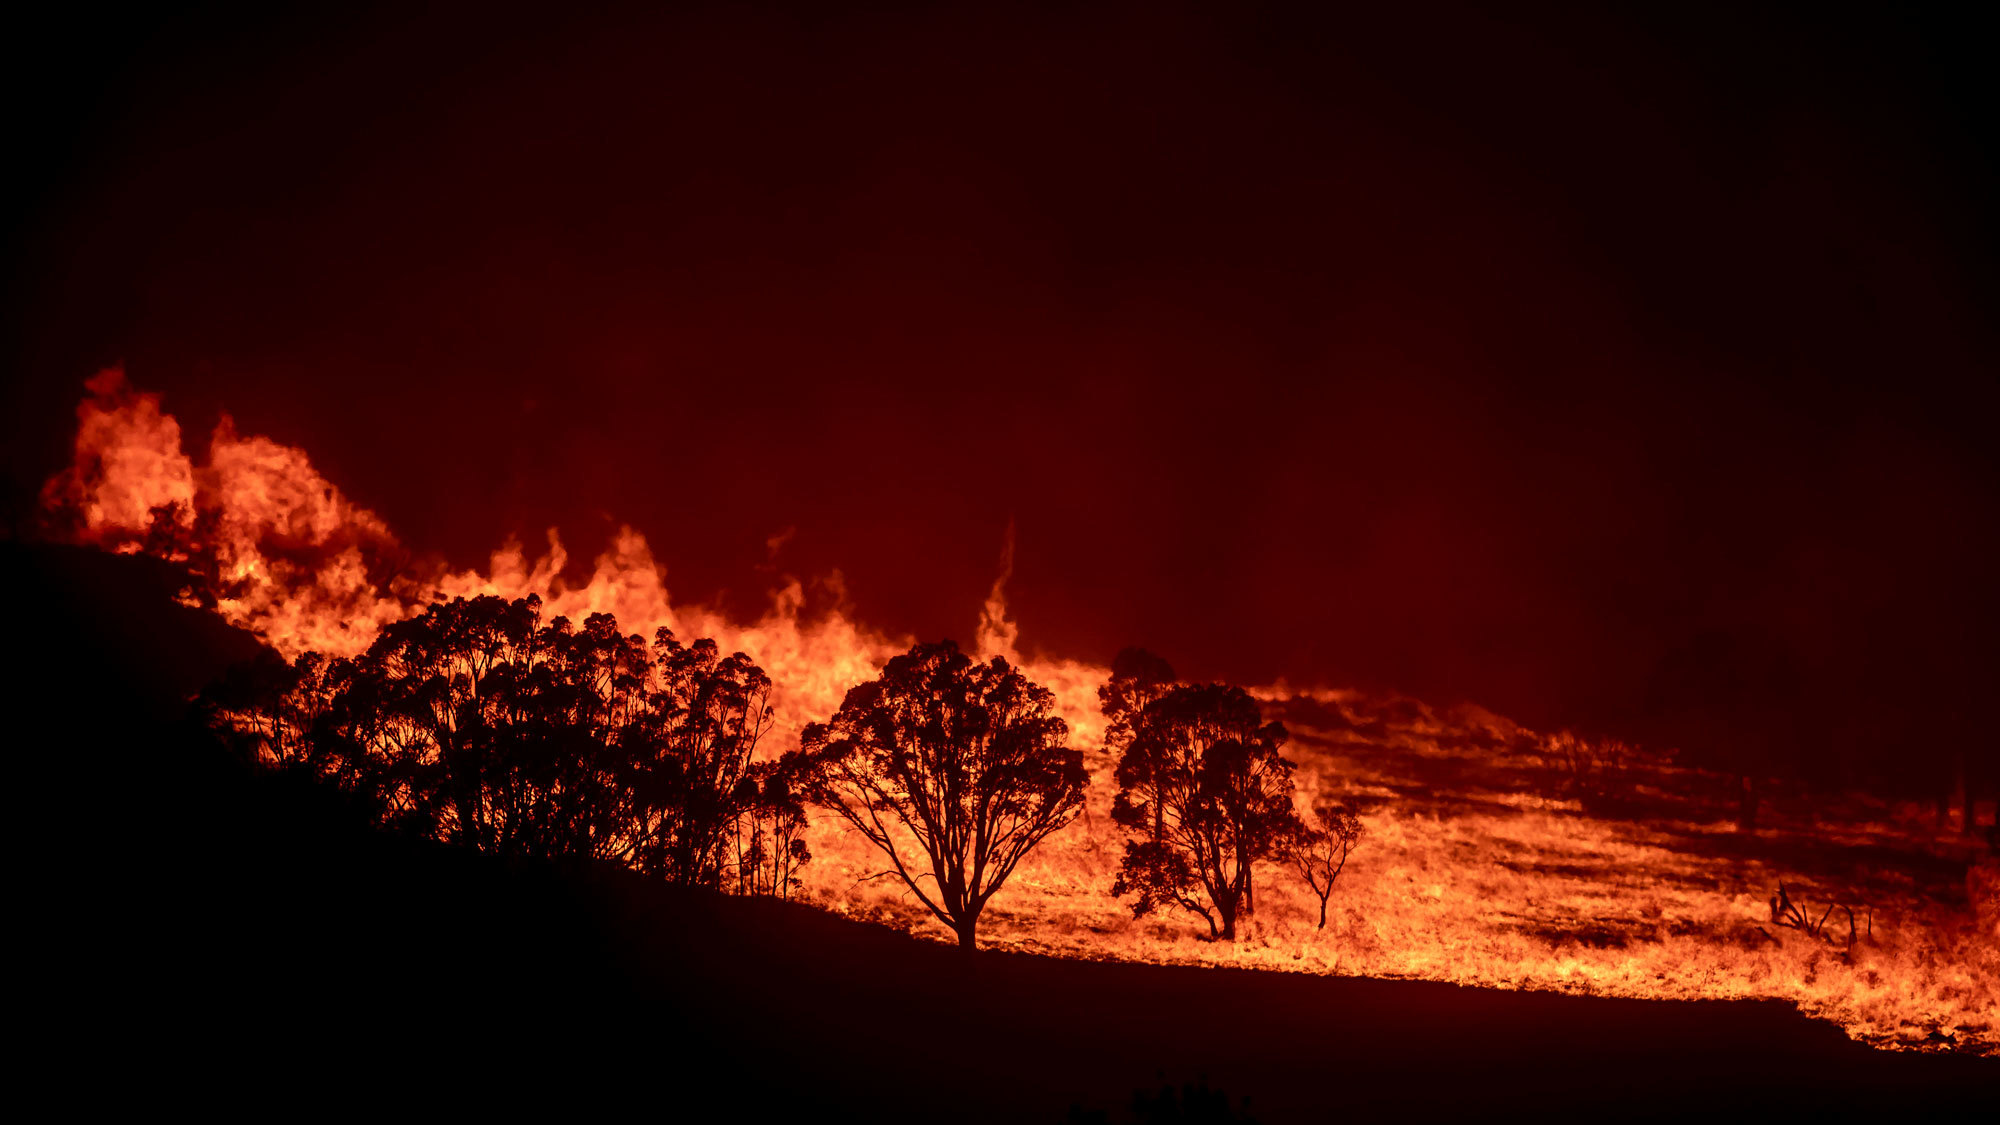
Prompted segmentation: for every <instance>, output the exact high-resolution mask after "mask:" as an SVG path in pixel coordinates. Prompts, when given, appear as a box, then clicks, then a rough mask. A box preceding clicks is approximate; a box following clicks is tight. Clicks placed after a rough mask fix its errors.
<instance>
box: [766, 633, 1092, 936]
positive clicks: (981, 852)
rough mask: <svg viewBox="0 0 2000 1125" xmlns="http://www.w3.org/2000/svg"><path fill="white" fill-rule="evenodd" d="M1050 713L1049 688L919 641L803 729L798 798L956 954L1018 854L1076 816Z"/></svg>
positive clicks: (1076, 756)
mask: <svg viewBox="0 0 2000 1125" xmlns="http://www.w3.org/2000/svg"><path fill="white" fill-rule="evenodd" d="M1054 710H1055V697H1054V696H1053V695H1052V694H1051V693H1050V692H1049V690H1048V689H1047V688H1044V687H1042V686H1041V685H1039V684H1036V683H1033V682H1031V681H1030V680H1029V679H1028V678H1027V677H1026V676H1023V675H1022V674H1021V673H1020V672H1018V671H1016V670H1015V669H1014V668H1012V667H1010V666H1009V665H1008V663H1007V661H1006V660H1004V659H1002V658H999V657H995V658H994V659H993V660H991V661H990V662H988V663H985V664H980V663H976V662H974V661H973V660H972V659H971V658H970V657H968V656H966V655H965V654H964V653H962V652H960V651H959V649H958V646H957V645H955V644H953V643H952V642H950V641H943V642H940V643H938V644H920V645H917V646H916V647H914V648H912V649H911V650H910V651H909V652H906V653H904V654H902V655H901V656H898V657H896V658H894V659H893V660H891V661H889V663H888V666H887V667H885V668H884V669H883V670H882V674H881V676H879V677H878V678H876V679H874V680H871V681H869V682H868V683H865V684H861V685H859V686H857V687H855V688H854V689H853V690H852V691H849V692H848V693H847V698H846V700H845V701H844V702H842V704H841V706H840V710H839V712H838V713H836V714H835V715H834V716H833V719H832V720H831V721H830V722H827V723H814V724H813V725H811V726H809V727H807V728H806V731H805V735H804V739H803V741H804V748H805V749H804V752H805V754H806V755H807V760H808V766H807V768H806V770H805V771H804V775H803V776H804V777H805V778H806V785H807V790H808V792H809V793H810V795H811V797H812V799H813V800H814V801H815V802H816V803H818V804H820V805H823V806H825V807H826V808H828V809H831V810H832V811H834V812H836V813H838V814H839V815H840V816H841V817H842V818H843V819H844V820H846V821H847V822H848V823H849V824H851V825H853V826H854V827H855V829H856V830H857V831H859V832H860V833H861V834H862V835H863V836H864V837H866V838H867V839H868V841H869V842H870V843H872V844H874V845H875V847H876V848H877V849H878V850H880V851H881V852H882V853H883V854H884V855H886V856H887V857H888V859H889V862H890V864H891V865H892V869H893V870H894V872H895V874H896V875H897V876H898V877H899V878H900V879H901V880H902V882H903V884H904V885H905V886H906V887H908V888H909V890H910V892H911V893H912V894H914V895H916V897H917V899H918V901H920V902H922V903H923V904H924V906H925V907H926V908H928V909H929V910H930V912H931V913H932V914H933V915H934V916H936V917H937V919H938V920H939V921H941V922H943V923H944V924H945V925H947V926H949V927H951V929H952V931H953V932H954V933H956V934H957V935H958V943H959V945H960V946H961V947H962V948H964V949H966V950H968V951H969V950H971V949H973V948H974V946H975V941H976V933H977V929H978V925H979V915H980V912H981V911H982V910H984V909H985V908H986V904H987V902H988V901H989V900H990V899H992V897H993V895H994V893H995V892H997V891H998V890H999V889H1000V887H1001V886H1002V885H1003V884H1005V883H1006V881H1007V877H1008V876H1010V875H1012V874H1013V873H1014V868H1015V866H1016V865H1017V864H1019V863H1020V861H1021V857H1022V856H1024V855H1026V854H1027V853H1028V851H1029V850H1030V849H1032V848H1033V847H1034V846H1035V845H1036V844H1038V843H1040V842H1041V841H1042V840H1043V839H1044V838H1045V837H1047V836H1048V835H1049V833H1051V832H1054V831H1055V830H1056V829H1058V828H1061V827H1062V826H1063V825H1065V824H1068V823H1069V822H1070V820H1071V819H1073V818H1074V817H1075V816H1076V814H1077V813H1078V811H1079V810H1081V809H1082V808H1083V789H1084V785H1085V783H1086V782H1087V781H1088V779H1089V778H1088V775H1087V773H1086V772H1085V770H1084V768H1083V755H1082V754H1081V753H1080V752H1078V751H1076V750H1072V749H1070V747H1069V742H1068V737H1069V729H1068V726H1067V725H1066V724H1065V723H1064V722H1063V721H1062V719H1060V718H1058V717H1057V716H1056V715H1055V714H1054ZM926 880H928V881H929V883H930V887H929V888H928V889H926V887H925V885H924V884H925V881H926Z"/></svg>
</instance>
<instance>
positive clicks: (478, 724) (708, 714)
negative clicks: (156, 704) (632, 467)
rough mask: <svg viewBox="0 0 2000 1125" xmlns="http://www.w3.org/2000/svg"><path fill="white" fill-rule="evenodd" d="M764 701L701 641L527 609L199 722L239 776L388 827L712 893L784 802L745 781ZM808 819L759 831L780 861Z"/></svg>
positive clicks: (420, 633) (518, 607) (473, 611)
mask: <svg viewBox="0 0 2000 1125" xmlns="http://www.w3.org/2000/svg"><path fill="white" fill-rule="evenodd" d="M769 696H770V681H769V679H768V678H766V677H765V675H764V673H763V672H762V671H761V670H759V669H758V668H757V666H756V665H755V664H754V663H752V662H751V661H750V659H749V658H748V657H746V656H744V655H742V654H741V653H738V654H735V655H732V656H727V657H725V656H722V655H720V653H719V652H718V650H717V648H716V645H715V643H714V642H713V641H709V640H699V641H696V642H695V643H694V644H692V645H682V644H681V643H680V642H679V641H678V640H677V639H676V638H675V637H674V635H673V634H672V633H671V632H670V631H668V630H665V629H662V630H660V631H659V633H658V634H657V635H656V637H655V638H654V641H653V643H652V644H651V645H648V644H647V643H646V642H645V641H644V640H642V639H641V638H639V637H637V636H628V635H622V634H620V633H619V632H618V623H617V621H616V620H614V619H613V618H612V617H611V616H610V615H608V614H592V615H591V616H590V617H589V618H587V619H586V620H585V621H584V623H583V628H581V629H576V628H573V627H572V626H571V624H570V622H569V621H568V619H566V618H562V617H558V618H556V619H554V620H553V621H549V622H547V623H546V624H545V623H543V621H542V619H541V602H540V600H539V599H537V598H534V597H532V596H531V597H528V598H525V599H521V600H518V601H512V602H509V601H504V600H502V599H500V598H495V597H480V598H473V599H470V600H466V599H457V600H454V601H452V602H449V603H446V602H439V603H435V604H433V605H432V606H430V607H429V608H428V609H426V610H425V611H424V612H423V613H421V614H419V615H418V616H416V617H413V618H410V619H408V620H405V621H400V622H396V623H395V624H392V625H389V626H387V627H385V628H384V629H383V630H382V632H381V634H380V636H378V637H377V638H376V641H375V643H374V644H373V645H371V646H369V648H368V651H367V652H365V653H363V654H362V655H361V656H359V657H357V658H355V659H352V660H340V659H328V658H327V657H325V656H323V655H321V654H318V653H310V652H309V653H306V654H304V655H302V656H300V657H299V658H298V660H296V661H294V662H293V663H292V664H290V665H289V666H287V665H284V664H282V663H281V662H276V661H273V662H271V663H267V664H264V665H259V666H255V667H252V668H249V669H244V670H242V671H241V672H239V673H238V674H236V675H234V676H232V677H231V678H230V679H229V680H226V681H225V682H224V683H223V684H221V685H218V686H217V687H216V688H214V689H212V690H211V691H210V692H209V693H208V697H207V702H208V705H209V707H210V710H211V713H212V715H213V717H214V722H215V724H216V725H217V726H218V727H219V728H220V729H223V730H224V731H225V732H227V733H229V734H230V735H231V736H232V737H233V738H235V739H236V740H238V742H239V743H240V744H242V745H244V746H245V748H246V750H247V751H248V752H249V753H250V754H251V755H252V756H254V757H256V758H257V759H259V760H261V761H263V762H266V763H268V764H270V765H272V766H275V767H277V768H280V769H285V770H291V771H297V772H303V773H307V774H310V775H312V776H314V777H316V778H319V779H321V780H324V781H327V782H331V783H332V784H335V785H337V786H339V787H340V788H342V789H343V790H345V791H347V792H349V793H351V794H353V795H355V796H356V797H357V798H358V799H360V800H362V801H364V802H365V803H366V804H367V805H368V806H369V807H370V808H371V809H372V810H373V814H374V816H375V817H376V819H377V820H379V821H380V822H381V823H382V824H384V825H385V826H388V827H391V828H394V829H398V830H401V831H404V832H409V833H412V834H415V835H420V836H426V837H430V838H434V839H438V840H442V841H445V842H447V843H451V844H456V845H459V846H462V847H466V848H470V849H473V850H476V851H481V852H488V853H493V854H498V855H511V856H530V857H538V858H564V859H595V860H613V861H617V862H621V863H624V864H627V865H629V866H631V867H634V868H636V869H638V870H640V871H642V872H645V873H648V874H653V875H657V876H660V877H662V878H664V879H667V880H669V881H671V882H676V883H683V884H690V885H702V886H711V887H720V886H726V885H730V884H734V883H738V882H739V880H737V879H735V878H734V877H733V876H734V872H733V870H732V869H733V867H734V865H735V864H736V863H737V862H738V861H739V855H738V848H737V846H736V844H737V840H738V838H739V835H740V834H741V833H742V832H744V831H746V830H747V831H750V832H751V833H752V834H753V835H754V834H755V831H756V828H755V827H751V828H749V829H746V828H745V821H746V819H755V818H756V817H757V816H759V815H760V813H762V812H763V810H765V809H766V806H767V804H768V803H769V802H770V801H779V802H780V804H781V805H782V804H783V802H784V801H786V800H789V798H787V797H786V796H785V793H786V790H785V787H784V785H783V784H779V785H777V786H776V787H772V786H771V785H770V784H769V781H770V777H771V776H772V775H773V774H774V773H775V767H773V768H772V770H770V771H766V772H765V773H759V772H757V771H756V770H755V769H753V766H752V760H753V754H754V752H755V750H756V747H757V743H758V740H759V739H760V738H761V737H762V736H763V735H764V733H765V732H766V731H768V730H769V728H770V724H771V707H770V703H769ZM791 805H792V806H793V807H794V808H795V807H796V802H795V801H793V802H791ZM803 817H804V814H803V810H802V809H798V810H797V812H796V815H793V814H791V813H789V812H786V811H784V810H783V809H777V810H775V811H771V812H769V813H768V819H771V820H772V821H773V822H775V821H777V820H784V821H785V827H784V829H783V831H784V833H785V841H786V846H787V847H789V845H790V842H791V841H792V840H794V839H797V838H798V837H799V835H800V834H801V832H802V831H803ZM764 830H765V832H766V834H767V835H768V834H769V833H770V832H771V829H770V828H768V827H767V828H765V829H764ZM802 847H803V846H802V845H801V852H800V853H794V854H793V858H792V866H791V867H789V868H786V869H785V871H784V872H781V874H783V875H786V876H787V878H783V879H780V884H781V885H785V886H788V885H789V880H788V876H789V873H790V872H792V871H795V870H796V865H797V864H798V863H800V862H803V859H802V858H800V855H801V854H802ZM758 885H759V886H762V885H764V884H763V883H762V882H760V883H758Z"/></svg>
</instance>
